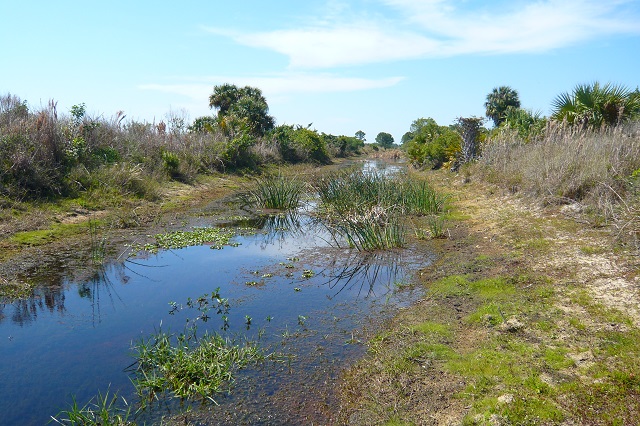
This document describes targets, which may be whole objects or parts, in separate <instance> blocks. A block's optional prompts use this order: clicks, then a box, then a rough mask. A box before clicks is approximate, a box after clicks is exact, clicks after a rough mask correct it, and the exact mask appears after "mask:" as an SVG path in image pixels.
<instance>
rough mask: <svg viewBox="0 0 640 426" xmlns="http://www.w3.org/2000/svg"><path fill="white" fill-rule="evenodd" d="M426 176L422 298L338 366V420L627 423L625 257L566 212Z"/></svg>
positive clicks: (631, 408) (634, 379) (629, 374)
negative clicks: (429, 247)
mask: <svg viewBox="0 0 640 426" xmlns="http://www.w3.org/2000/svg"><path fill="white" fill-rule="evenodd" d="M431 181H432V182H433V184H434V185H435V186H437V187H438V188H439V189H440V190H441V191H443V192H446V193H448V194H450V196H451V198H450V207H451V213H450V215H449V219H448V221H447V227H448V232H447V238H446V239H444V240H441V241H436V242H435V244H434V246H433V247H434V249H435V251H436V253H438V260H437V261H436V262H435V263H434V264H432V265H431V266H430V267H428V268H426V269H424V270H422V271H420V272H419V280H418V283H417V284H416V285H418V286H424V288H425V289H426V296H425V298H424V299H423V300H421V301H420V302H419V303H418V304H416V305H415V306H412V307H410V308H408V309H406V310H404V311H403V312H401V313H399V315H398V316H397V317H396V318H395V319H394V320H393V321H392V322H391V323H390V324H388V325H387V327H386V330H384V331H382V332H381V333H380V334H379V335H378V336H377V337H376V338H375V339H373V340H372V341H371V342H370V343H369V353H368V355H367V356H366V357H365V359H363V360H362V361H361V362H360V363H359V364H358V365H357V366H356V367H354V368H351V369H350V370H349V371H348V372H346V374H345V376H344V381H343V384H342V387H341V395H342V401H343V406H342V407H341V412H340V421H341V423H345V424H367V425H369V424H416V425H417V424H420V425H423V424H424V425H428V424H430V425H458V424H487V425H507V424H514V425H520V424H561V425H583V424H594V425H596V424H597V425H601V424H602V425H605V424H612V425H613V424H620V425H632V424H637V422H638V421H640V379H639V378H638V377H639V376H638V375H639V374H640V364H639V362H638V355H639V352H640V339H639V337H640V333H639V331H638V327H639V326H640V315H639V313H640V298H639V289H640V280H639V274H638V266H639V263H638V257H637V256H638V253H637V252H628V251H625V250H624V249H622V248H620V247H619V246H617V245H616V242H615V238H614V235H612V231H611V229H609V228H606V227H602V228H594V227H592V226H590V225H588V224H585V223H583V221H581V220H576V219H579V218H577V217H576V216H575V214H574V213H575V211H574V210H573V209H571V208H567V207H566V206H564V207H563V206H547V207H541V206H539V205H538V204H537V203H536V200H533V199H528V198H526V197H524V196H523V195H521V194H513V193H510V192H507V191H502V190H500V189H498V188H495V187H492V186H490V185H487V184H483V183H481V182H474V181H473V178H471V180H470V181H469V179H468V178H466V179H463V178H462V177H461V176H458V175H455V174H452V173H450V172H436V173H434V174H433V175H432V176H431Z"/></svg>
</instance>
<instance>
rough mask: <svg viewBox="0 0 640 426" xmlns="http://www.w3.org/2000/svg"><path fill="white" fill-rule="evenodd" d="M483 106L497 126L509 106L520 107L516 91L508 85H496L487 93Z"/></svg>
mask: <svg viewBox="0 0 640 426" xmlns="http://www.w3.org/2000/svg"><path fill="white" fill-rule="evenodd" d="M484 107H485V109H486V116H487V117H489V118H490V119H491V120H493V124H494V125H495V126H496V127H498V126H499V125H500V124H502V122H503V121H504V119H505V116H506V113H507V110H508V109H509V108H520V98H519V97H518V92H517V91H515V90H514V89H512V88H511V87H509V86H500V87H496V88H494V89H493V90H492V91H491V93H489V94H488V95H487V101H486V102H485V103H484Z"/></svg>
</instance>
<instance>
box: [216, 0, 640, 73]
mask: <svg viewBox="0 0 640 426" xmlns="http://www.w3.org/2000/svg"><path fill="white" fill-rule="evenodd" d="M379 1H380V2H381V3H382V4H383V5H385V6H386V7H388V8H390V9H392V10H395V12H396V14H395V15H393V14H392V17H390V18H384V19H383V18H380V17H379V15H369V16H378V17H376V18H369V19H366V20H365V19H363V18H358V19H349V18H353V17H349V16H344V17H343V18H342V20H338V19H335V17H334V15H333V14H334V13H335V9H336V5H335V3H334V2H331V3H330V4H329V6H330V7H329V9H330V12H329V13H330V14H331V15H332V19H331V20H329V19H327V20H324V21H323V20H321V19H317V18H316V19H315V20H313V22H316V24H310V25H309V24H307V25H305V26H302V27H300V28H294V29H275V30H273V31H267V32H254V33H251V32H249V33H246V32H244V33H239V32H230V31H225V30H221V29H216V28H206V30H207V31H210V32H212V33H215V34H219V35H224V36H226V37H230V38H232V39H233V40H235V41H236V42H237V43H239V44H242V45H246V46H250V47H255V48H265V49H269V50H273V51H275V52H278V53H281V54H283V55H285V56H287V57H288V58H289V63H290V67H291V68H332V67H339V66H349V65H359V64H367V63H376V62H385V61H395V60H403V59H415V58H423V57H439V56H454V55H461V54H501V53H518V52H539V51H548V50H552V49H556V48H560V47H566V46H570V45H573V44H575V43H579V42H583V41H588V40H592V39H597V38H601V37H603V36H609V35H614V34H629V33H632V34H639V33H640V25H638V24H637V22H638V17H637V16H633V15H632V16H624V15H623V13H624V10H623V9H624V6H625V5H626V4H628V3H630V2H629V1H623V0H614V1H602V0H545V1H526V2H523V1H518V2H507V3H502V2H490V3H489V2H483V3H482V5H483V6H482V7H481V8H480V9H475V10H471V9H469V7H470V6H469V5H470V4H471V2H469V1H467V0H455V1H454V0H379ZM463 7H466V8H467V9H464V8H463ZM355 12H356V11H355V10H354V11H351V12H350V13H355ZM326 22H334V23H333V24H327V23H326Z"/></svg>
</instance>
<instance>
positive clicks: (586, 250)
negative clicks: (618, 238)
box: [580, 246, 607, 256]
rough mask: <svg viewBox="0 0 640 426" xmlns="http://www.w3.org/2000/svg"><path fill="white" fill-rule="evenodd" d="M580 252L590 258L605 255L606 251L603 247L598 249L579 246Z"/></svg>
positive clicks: (597, 247)
mask: <svg viewBox="0 0 640 426" xmlns="http://www.w3.org/2000/svg"><path fill="white" fill-rule="evenodd" d="M580 251H581V252H582V253H583V254H586V255H588V256H590V255H594V254H602V253H606V252H607V249H606V248H605V247H600V246H580Z"/></svg>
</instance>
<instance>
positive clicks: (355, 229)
mask: <svg viewBox="0 0 640 426" xmlns="http://www.w3.org/2000/svg"><path fill="white" fill-rule="evenodd" d="M333 230H334V231H336V232H337V233H338V234H339V235H340V236H342V237H343V238H344V239H345V240H346V241H347V244H348V245H349V247H352V248H355V249H357V250H358V251H374V250H388V249H392V248H398V247H403V246H404V245H405V229H404V226H403V225H402V223H400V220H399V218H398V217H396V216H394V215H387V214H386V213H385V212H384V210H381V209H372V210H370V211H369V212H366V213H364V214H355V213H353V214H350V215H340V216H339V218H338V220H337V221H336V222H335V224H334V225H333ZM334 241H335V242H336V244H337V245H338V246H339V243H338V241H337V240H334Z"/></svg>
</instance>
